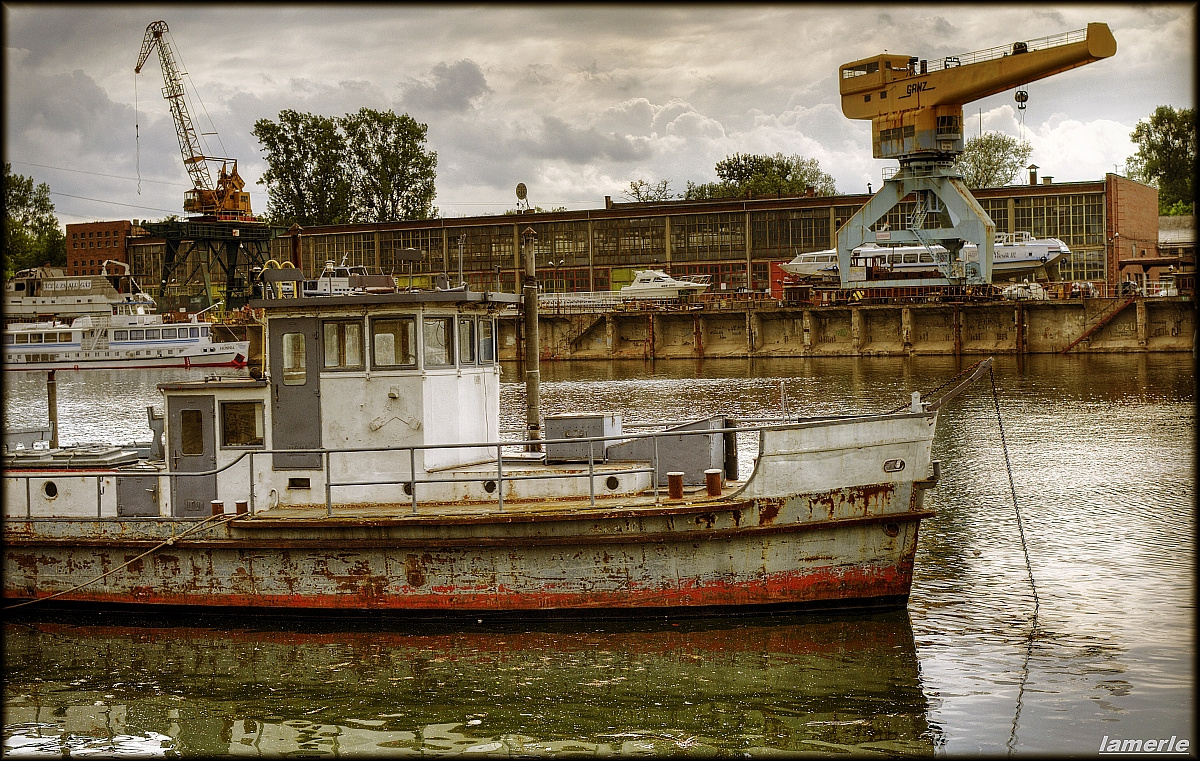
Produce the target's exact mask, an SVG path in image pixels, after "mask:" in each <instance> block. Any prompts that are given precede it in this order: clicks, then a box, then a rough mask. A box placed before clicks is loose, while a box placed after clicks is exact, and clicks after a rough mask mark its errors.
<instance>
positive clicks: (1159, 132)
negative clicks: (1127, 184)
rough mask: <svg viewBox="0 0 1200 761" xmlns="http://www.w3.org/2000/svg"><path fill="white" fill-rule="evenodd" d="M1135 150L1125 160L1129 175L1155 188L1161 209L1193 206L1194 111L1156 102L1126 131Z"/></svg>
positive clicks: (1166, 211) (1194, 170)
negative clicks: (1148, 114)
mask: <svg viewBox="0 0 1200 761" xmlns="http://www.w3.org/2000/svg"><path fill="white" fill-rule="evenodd" d="M1129 137H1130V139H1131V140H1133V142H1134V144H1135V145H1137V147H1138V150H1137V153H1135V154H1134V155H1132V156H1130V157H1129V158H1128V159H1126V160H1125V165H1126V167H1127V168H1128V171H1129V176H1130V177H1132V178H1134V179H1135V180H1139V181H1141V182H1144V183H1146V184H1148V185H1153V186H1155V187H1157V188H1158V205H1159V210H1160V213H1168V212H1170V211H1171V210H1186V211H1184V213H1188V214H1190V213H1191V210H1192V209H1194V208H1195V200H1196V196H1195V194H1194V188H1193V185H1192V176H1193V175H1194V174H1195V172H1196V111H1195V109H1192V108H1184V109H1178V110H1177V109H1175V108H1173V107H1171V106H1159V107H1158V108H1156V109H1154V113H1153V114H1151V115H1150V118H1149V119H1145V120H1142V121H1140V122H1138V123H1137V126H1136V127H1134V129H1133V132H1132V133H1130V135H1129Z"/></svg>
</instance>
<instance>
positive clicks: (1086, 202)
mask: <svg viewBox="0 0 1200 761" xmlns="http://www.w3.org/2000/svg"><path fill="white" fill-rule="evenodd" d="M973 192H974V195H975V197H976V199H977V200H978V201H979V203H980V205H982V206H983V208H984V210H986V211H987V212H988V214H989V215H991V217H992V220H993V221H994V222H995V223H996V230H997V231H998V232H1018V231H1028V232H1030V233H1032V234H1033V235H1034V236H1035V237H1038V238H1045V237H1053V238H1059V239H1060V240H1062V241H1064V242H1065V243H1066V244H1067V245H1068V246H1069V247H1070V249H1071V252H1072V253H1071V255H1070V256H1069V257H1067V258H1065V259H1064V260H1063V261H1062V262H1060V264H1059V266H1058V272H1057V275H1056V276H1055V274H1054V273H1051V276H1052V277H1054V278H1055V279H1057V280H1061V281H1076V280H1090V281H1093V282H1097V283H1108V284H1110V285H1114V286H1115V285H1116V284H1117V283H1118V282H1119V281H1121V280H1125V279H1134V280H1140V281H1143V282H1144V281H1153V280H1156V279H1158V278H1159V277H1160V275H1161V273H1162V272H1165V271H1167V270H1168V269H1169V268H1171V267H1174V268H1175V269H1174V270H1172V271H1176V272H1178V271H1193V270H1194V263H1195V254H1194V248H1191V249H1187V250H1183V251H1182V252H1181V251H1179V250H1177V249H1176V250H1173V251H1162V252H1160V251H1159V250H1158V239H1159V218H1158V191H1157V190H1156V189H1154V188H1152V187H1149V186H1146V185H1143V184H1141V183H1138V182H1135V181H1133V180H1130V179H1128V178H1126V177H1123V176H1120V175H1116V174H1108V175H1106V176H1105V178H1104V179H1103V180H1099V181H1090V182H1069V183H1054V182H1052V178H1050V177H1044V178H1042V181H1041V182H1038V180H1037V177H1036V173H1035V172H1034V171H1031V176H1030V183H1029V184H1026V185H1012V186H1006V187H1000V188H985V189H980V190H976V191H973ZM868 200H870V195H868V194H860V195H838V196H808V197H789V198H749V199H720V200H707V201H669V202H662V203H613V202H612V201H611V200H610V199H606V202H605V207H604V208H602V209H588V210H582V211H564V212H551V213H524V214H508V215H501V216H479V217H454V218H438V219H431V220H424V221H413V222H382V223H373V224H354V225H336V226H319V227H309V228H303V229H301V228H299V227H295V226H293V227H292V228H291V229H290V230H286V231H284V230H279V231H278V232H279V235H278V237H276V238H275V239H274V240H272V241H271V243H270V258H272V259H274V260H276V261H277V262H281V263H282V262H292V263H294V264H295V265H296V266H298V267H300V268H301V269H302V270H303V271H304V272H305V273H307V274H308V275H309V276H314V275H316V274H318V273H319V272H320V271H321V269H322V268H323V267H324V265H325V263H326V262H327V261H334V262H336V263H340V262H342V261H343V260H344V261H345V262H346V263H348V264H351V265H359V264H361V265H365V266H367V267H368V268H371V269H372V270H374V269H376V268H377V269H378V270H379V271H382V272H385V273H391V274H393V275H396V276H397V277H399V278H400V283H401V284H402V285H406V284H407V282H408V280H407V278H409V277H412V282H413V285H416V286H428V285H430V284H432V283H433V282H435V280H436V278H437V275H439V274H442V273H446V274H447V275H449V279H450V280H457V277H458V272H459V268H460V259H461V270H462V272H463V279H464V280H466V282H467V283H468V284H469V285H470V287H471V289H472V290H487V289H497V288H498V289H500V290H504V291H515V290H517V289H518V288H519V284H520V275H519V273H520V272H522V271H523V266H522V262H521V256H520V252H521V236H522V232H523V231H525V230H526V229H528V228H532V229H533V231H534V233H536V239H535V241H534V243H533V246H534V252H535V256H536V262H537V268H538V275H539V280H541V281H542V282H543V287H544V288H545V289H546V290H547V291H559V292H561V291H568V292H573V291H606V290H615V289H617V288H620V287H621V286H623V285H626V284H628V283H629V282H630V281H632V279H633V277H634V272H635V271H636V270H639V269H647V268H658V269H665V270H667V271H668V272H670V273H671V274H673V275H676V276H678V275H687V274H702V275H709V276H710V277H711V280H712V283H713V289H714V290H733V291H739V290H751V291H766V290H768V289H769V288H770V287H771V280H772V278H773V277H775V278H778V276H779V271H778V268H777V267H774V268H773V267H772V264H779V263H783V262H787V261H789V260H791V259H792V258H793V257H794V256H796V255H797V254H800V253H805V252H810V251H818V250H822V249H828V248H832V247H833V246H834V245H835V243H836V240H837V229H838V228H839V227H840V226H841V225H842V224H843V223H844V222H845V221H846V220H847V219H849V218H850V217H851V216H852V215H853V214H854V213H855V212H856V211H857V210H858V209H859V208H860V207H861V206H862V205H863V204H865V203H866V202H867V201H868ZM912 206H913V204H912V202H911V201H905V202H902V203H900V204H899V205H897V206H896V207H895V208H894V209H893V210H892V212H890V213H889V214H888V216H887V217H886V218H885V219H883V220H881V222H887V223H888V224H890V225H891V227H892V228H897V227H904V226H906V224H907V218H908V215H909V214H910V213H911V212H912ZM114 224H120V223H99V222H98V223H91V224H84V225H68V226H67V246H68V263H69V272H71V273H76V274H88V273H89V271H98V267H97V263H98V262H99V261H101V260H100V256H101V252H100V250H99V249H94V248H90V247H89V248H86V249H84V248H79V246H91V245H93V243H94V242H98V241H100V240H106V239H105V238H101V237H96V236H97V235H98V234H102V233H104V232H105V230H106V229H107V228H108V227H112V226H113V225H114ZM124 225H128V223H124ZM101 228H104V229H101ZM126 230H128V233H127V234H128V236H129V237H128V240H127V241H122V243H125V244H127V245H119V246H118V245H113V246H112V247H110V248H106V249H104V254H105V255H107V254H108V253H109V252H110V251H111V252H112V254H113V255H112V256H108V257H107V258H112V259H118V260H123V261H127V262H128V263H129V264H130V265H131V267H132V270H133V274H134V276H135V277H136V278H137V279H138V280H139V281H140V282H142V283H143V284H145V285H146V287H148V288H153V284H156V283H158V282H159V280H160V277H161V273H162V263H163V256H164V252H165V246H164V243H163V241H161V240H157V239H154V238H151V237H149V236H148V235H145V234H144V233H145V231H144V230H142V229H141V228H139V227H138V226H137V225H136V224H135V225H133V226H132V227H126V228H123V229H122V232H125V231H126ZM116 234H117V233H116V229H115V228H114V230H113V232H109V233H108V235H109V236H112V235H116ZM123 237H124V236H123ZM107 240H111V237H110V238H108V239H107ZM406 249H416V250H417V251H419V252H420V258H419V260H417V261H415V262H413V261H408V260H406V257H405V255H404V253H402V252H404V251H405V250H406ZM122 254H123V255H124V256H121V255H122ZM1139 260H1145V261H1144V262H1141V261H1139ZM197 264H199V265H200V266H197ZM203 269H204V266H203V264H202V263H192V264H191V266H189V267H186V268H181V269H180V270H179V273H180V278H181V279H182V278H184V277H187V278H188V282H186V283H185V282H178V283H175V284H171V288H176V289H194V288H196V287H200V288H203V287H204V284H203V282H199V283H198V282H197V277H198V276H197V274H196V273H197V272H198V271H199V270H203ZM185 273H186V274H185Z"/></svg>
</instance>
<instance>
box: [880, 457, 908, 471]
mask: <svg viewBox="0 0 1200 761" xmlns="http://www.w3.org/2000/svg"><path fill="white" fill-rule="evenodd" d="M902 470H904V460H888V461H887V462H885V463H884V464H883V472H884V473H899V472H900V471H902Z"/></svg>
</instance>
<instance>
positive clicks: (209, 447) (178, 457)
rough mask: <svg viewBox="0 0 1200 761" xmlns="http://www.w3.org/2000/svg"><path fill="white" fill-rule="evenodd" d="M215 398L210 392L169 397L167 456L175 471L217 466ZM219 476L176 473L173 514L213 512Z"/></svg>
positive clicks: (172, 493)
mask: <svg viewBox="0 0 1200 761" xmlns="http://www.w3.org/2000/svg"><path fill="white" fill-rule="evenodd" d="M215 407H216V405H215V400H214V399H213V397H211V396H171V397H167V417H168V420H167V430H168V431H169V432H170V435H169V436H168V437H167V438H168V441H167V444H168V453H169V454H168V456H169V457H170V458H171V471H172V472H174V473H176V474H186V473H202V472H204V471H209V470H216V468H217V431H216V414H215ZM216 498H217V476H216V475H215V474H213V475H207V476H188V475H176V476H174V477H173V478H172V479H171V515H173V516H175V517H176V518H198V517H203V516H207V515H212V501H213V500H214V499H216Z"/></svg>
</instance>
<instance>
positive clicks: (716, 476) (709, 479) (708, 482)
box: [704, 468, 722, 497]
mask: <svg viewBox="0 0 1200 761" xmlns="http://www.w3.org/2000/svg"><path fill="white" fill-rule="evenodd" d="M721 486H722V484H721V469H720V468H709V469H708V470H706V471H704V488H705V490H706V491H707V492H708V496H710V497H719V496H721Z"/></svg>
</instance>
